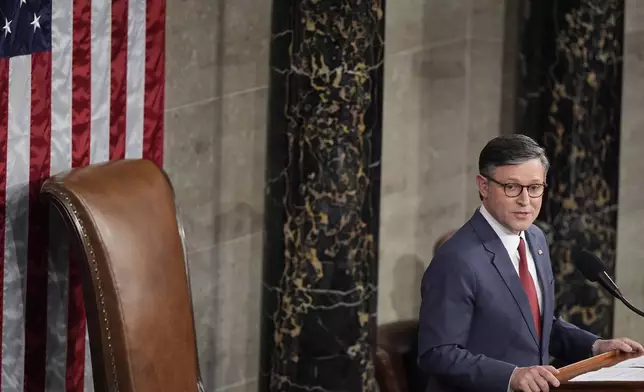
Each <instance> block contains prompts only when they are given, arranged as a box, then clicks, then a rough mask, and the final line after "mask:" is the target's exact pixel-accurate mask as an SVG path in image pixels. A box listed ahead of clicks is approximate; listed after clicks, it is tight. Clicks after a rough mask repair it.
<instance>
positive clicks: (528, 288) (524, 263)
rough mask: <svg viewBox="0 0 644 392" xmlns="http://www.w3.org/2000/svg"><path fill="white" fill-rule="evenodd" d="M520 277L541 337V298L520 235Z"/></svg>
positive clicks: (538, 334)
mask: <svg viewBox="0 0 644 392" xmlns="http://www.w3.org/2000/svg"><path fill="white" fill-rule="evenodd" d="M519 238H520V240H519V279H520V280H521V285H522V286H523V289H524V290H525V292H526V294H527V295H528V301H529V302H530V309H531V310H532V319H533V320H534V323H535V327H536V328H537V336H538V337H539V339H541V313H540V312H539V300H538V299H537V289H536V288H535V287H534V280H532V275H530V271H529V270H528V257H527V256H526V253H525V241H523V238H522V237H519Z"/></svg>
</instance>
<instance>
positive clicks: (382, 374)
mask: <svg viewBox="0 0 644 392" xmlns="http://www.w3.org/2000/svg"><path fill="white" fill-rule="evenodd" d="M417 339H418V321H417V320H406V321H396V322H393V323H389V324H384V325H381V326H380V327H379V328H378V345H377V351H376V358H375V366H376V379H377V381H378V385H379V387H380V391H381V392H424V391H425V386H426V384H427V381H426V377H425V376H424V375H423V374H422V372H421V371H420V368H419V367H418V365H417V364H416V353H417V346H418V343H417V342H418V340H417Z"/></svg>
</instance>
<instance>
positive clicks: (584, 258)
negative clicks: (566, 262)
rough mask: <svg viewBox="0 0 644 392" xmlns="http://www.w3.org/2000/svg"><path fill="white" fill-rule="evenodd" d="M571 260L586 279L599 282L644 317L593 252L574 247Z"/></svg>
mask: <svg viewBox="0 0 644 392" xmlns="http://www.w3.org/2000/svg"><path fill="white" fill-rule="evenodd" d="M572 262H573V263H574V264H575V267H577V269H578V270H579V272H581V273H582V274H583V275H584V277H585V278H586V279H588V280H589V281H591V282H599V284H600V285H601V286H602V287H603V288H604V289H606V291H608V292H609V293H610V294H611V295H612V296H613V297H615V298H617V299H619V300H620V301H622V303H624V305H626V307H627V308H629V309H630V310H632V311H633V312H635V313H637V314H638V315H640V316H642V317H644V312H642V311H641V310H639V309H637V308H636V307H635V306H633V304H631V303H630V302H629V301H628V300H627V299H626V297H624V295H622V292H621V291H620V290H619V287H617V285H616V284H615V282H614V281H613V279H611V277H610V276H609V275H608V274H607V273H606V267H605V266H604V263H603V262H602V261H601V259H600V258H599V257H597V256H596V255H595V254H594V253H593V252H591V251H589V250H586V249H578V248H575V249H573V252H572Z"/></svg>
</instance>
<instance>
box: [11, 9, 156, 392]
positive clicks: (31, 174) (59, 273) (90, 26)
mask: <svg viewBox="0 0 644 392" xmlns="http://www.w3.org/2000/svg"><path fill="white" fill-rule="evenodd" d="M52 11H53V12H52V18H53V20H52V51H51V53H37V54H33V55H31V56H20V57H13V58H11V59H0V180H1V183H0V216H4V217H5V220H4V222H2V224H1V225H0V271H1V273H2V279H1V280H0V288H1V290H0V301H1V304H2V310H3V312H2V323H1V324H0V328H1V332H2V349H1V350H2V351H1V352H0V356H1V359H2V376H1V380H0V381H1V382H0V392H6V391H11V392H14V391H15V392H17V391H29V392H40V391H56V392H58V391H75V392H76V391H78V392H80V391H91V390H93V387H92V385H91V382H92V378H91V364H90V363H89V346H88V344H87V336H86V335H87V333H86V323H85V313H84V308H83V306H84V305H83V301H82V292H81V286H80V277H79V275H78V269H77V267H76V263H77V262H78V261H77V258H75V257H73V255H70V254H69V251H68V249H67V246H66V241H63V238H62V237H61V235H60V233H59V232H58V231H56V230H51V228H53V227H57V225H59V224H60V222H55V221H54V215H51V216H50V214H49V211H48V210H43V208H42V207H41V206H40V205H39V204H38V202H37V201H38V191H39V187H40V185H41V183H42V181H43V180H44V179H45V178H47V177H48V176H50V175H52V174H56V173H60V172H63V171H66V170H69V169H70V168H72V167H79V166H84V165H88V164H90V163H98V162H103V161H107V160H110V159H122V158H138V157H144V158H147V159H151V160H153V161H155V162H157V164H159V165H160V164H161V163H162V156H163V125H164V124H163V106H164V81H165V75H164V64H165V2H164V1H163V0H155V1H152V0H148V1H147V2H146V0H113V1H108V0H54V1H53V10H52ZM49 243H55V244H59V246H56V247H54V248H52V250H53V252H52V254H48V253H47V251H45V249H46V248H47V245H48V244H49Z"/></svg>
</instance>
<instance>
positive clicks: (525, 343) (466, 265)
mask: <svg viewBox="0 0 644 392" xmlns="http://www.w3.org/2000/svg"><path fill="white" fill-rule="evenodd" d="M548 167H549V163H548V159H547V158H546V155H545V153H544V150H543V149H542V148H541V147H540V146H539V145H538V144H537V143H536V142H535V141H534V140H532V139H530V138H529V137H527V136H524V135H510V136H500V137H497V138H495V139H493V140H491V141H490V142H489V143H488V144H487V145H486V146H485V147H484V148H483V150H482V151H481V154H480V157H479V173H480V174H479V175H478V176H477V178H476V182H477V185H478V190H479V193H480V197H481V201H482V205H481V206H480V208H479V209H477V211H476V212H475V213H474V215H473V216H472V218H471V219H470V220H469V221H468V222H467V223H466V224H465V225H463V226H462V227H461V228H460V229H459V230H458V231H457V232H456V233H455V234H454V235H453V236H452V237H451V238H450V239H449V240H448V241H447V242H446V243H445V244H444V245H443V246H441V247H440V248H439V249H438V250H437V253H436V255H435V256H434V259H433V260H432V262H431V263H430V265H429V267H428V268H427V269H426V271H425V274H424V275H423V280H422V285H421V294H422V302H421V309H420V317H419V331H418V363H419V366H420V368H421V370H423V371H424V372H425V373H426V374H427V375H428V376H429V377H430V379H429V384H428V387H427V390H428V391H479V392H484V391H490V392H507V391H535V392H536V391H548V390H549V386H550V385H552V386H558V385H559V382H558V380H557V379H556V377H555V376H554V374H556V373H557V370H556V369H555V368H553V367H552V366H548V365H547V364H548V362H549V359H550V355H553V356H554V357H556V358H559V359H563V360H565V361H579V360H582V359H584V358H587V357H589V356H591V355H597V354H600V353H604V352H607V351H611V350H616V349H618V350H623V351H626V352H631V351H641V352H644V348H642V346H641V345H640V344H639V343H637V342H634V341H633V340H630V339H626V338H623V339H607V340H604V339H600V338H599V337H598V336H595V335H593V334H591V333H589V332H586V331H584V330H582V329H579V328H577V327H576V326H574V325H572V324H569V323H567V322H565V321H563V320H562V319H560V318H557V317H555V315H554V309H555V303H554V276H553V273H552V267H551V265H550V256H549V252H548V244H547V243H546V239H545V237H544V235H543V232H542V231H541V230H540V229H539V228H538V227H537V226H535V225H533V222H534V220H535V219H536V218H537V216H538V215H539V210H540V209H541V201H542V195H543V193H544V190H545V187H546V184H545V178H546V173H547V171H548Z"/></svg>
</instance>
